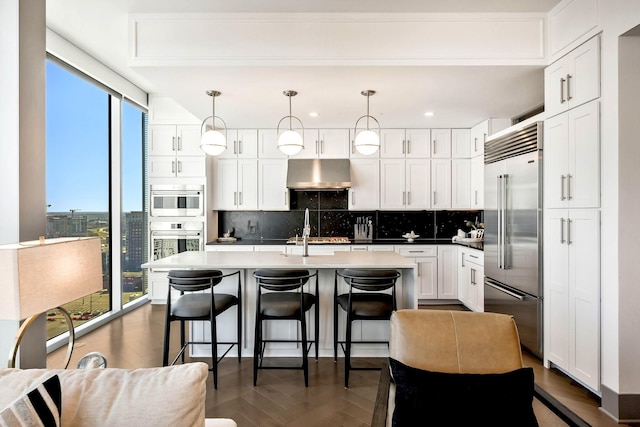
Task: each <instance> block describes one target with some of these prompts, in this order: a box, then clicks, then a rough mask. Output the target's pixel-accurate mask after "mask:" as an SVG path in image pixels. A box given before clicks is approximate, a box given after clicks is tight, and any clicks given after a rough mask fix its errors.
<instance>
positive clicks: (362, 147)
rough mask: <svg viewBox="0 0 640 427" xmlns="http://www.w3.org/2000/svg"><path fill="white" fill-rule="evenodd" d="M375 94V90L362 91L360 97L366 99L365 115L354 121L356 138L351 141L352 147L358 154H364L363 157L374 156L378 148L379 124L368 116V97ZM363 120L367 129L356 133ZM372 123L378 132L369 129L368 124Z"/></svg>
mask: <svg viewBox="0 0 640 427" xmlns="http://www.w3.org/2000/svg"><path fill="white" fill-rule="evenodd" d="M375 93H376V91H375V90H363V91H362V92H360V94H361V95H363V96H366V97H367V114H366V115H364V116H362V117H360V118H359V119H358V120H357V121H356V125H355V127H354V133H355V134H356V138H355V140H354V141H353V145H354V147H355V149H356V150H357V151H358V153H360V154H364V155H365V156H370V155H371V154H374V153H375V152H376V151H378V149H379V148H380V123H378V120H376V118H375V117H373V116H372V115H370V114H369V97H370V96H372V95H374V94H375ZM363 119H365V122H366V124H367V127H366V128H365V129H363V130H361V131H360V132H358V123H360V121H361V120H363ZM370 121H373V122H375V124H376V125H377V127H378V132H376V131H374V130H371V128H370V127H369V122H370Z"/></svg>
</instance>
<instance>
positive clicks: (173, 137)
mask: <svg viewBox="0 0 640 427" xmlns="http://www.w3.org/2000/svg"><path fill="white" fill-rule="evenodd" d="M171 149H172V150H173V151H176V137H175V136H172V137H171Z"/></svg>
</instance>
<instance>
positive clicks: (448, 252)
mask: <svg viewBox="0 0 640 427" xmlns="http://www.w3.org/2000/svg"><path fill="white" fill-rule="evenodd" d="M457 251H458V248H457V246H455V245H403V246H397V247H396V252H398V253H399V254H400V255H402V256H404V257H407V258H411V259H413V260H414V261H415V263H416V264H417V265H418V271H417V276H418V277H417V278H416V284H415V286H416V287H415V293H416V299H417V300H418V301H420V300H432V299H447V300H448V299H457V298H458V296H457V295H458V283H457V276H458V274H457V258H456V257H457V253H458V252H457Z"/></svg>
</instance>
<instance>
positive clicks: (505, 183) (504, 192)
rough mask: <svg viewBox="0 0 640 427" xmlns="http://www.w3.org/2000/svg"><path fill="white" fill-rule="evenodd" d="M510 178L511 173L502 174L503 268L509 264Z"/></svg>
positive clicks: (501, 231) (501, 233)
mask: <svg viewBox="0 0 640 427" xmlns="http://www.w3.org/2000/svg"><path fill="white" fill-rule="evenodd" d="M508 179H509V175H508V174H504V175H503V176H502V190H501V193H502V201H501V202H500V204H501V209H500V210H501V211H502V230H500V235H501V237H502V244H501V245H500V246H501V249H502V255H501V257H502V269H503V270H506V269H507V268H508V267H509V265H508V262H507V243H508V240H507V220H508V218H507V209H508V203H509V200H508V199H507V196H508V195H507V190H508V189H507V186H508Z"/></svg>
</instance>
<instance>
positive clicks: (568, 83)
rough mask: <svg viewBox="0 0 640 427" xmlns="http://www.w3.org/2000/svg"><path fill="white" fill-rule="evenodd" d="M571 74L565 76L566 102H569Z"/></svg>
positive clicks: (570, 97)
mask: <svg viewBox="0 0 640 427" xmlns="http://www.w3.org/2000/svg"><path fill="white" fill-rule="evenodd" d="M572 98H573V96H571V74H567V101H571V99H572Z"/></svg>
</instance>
